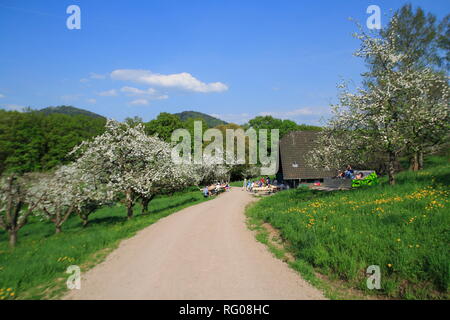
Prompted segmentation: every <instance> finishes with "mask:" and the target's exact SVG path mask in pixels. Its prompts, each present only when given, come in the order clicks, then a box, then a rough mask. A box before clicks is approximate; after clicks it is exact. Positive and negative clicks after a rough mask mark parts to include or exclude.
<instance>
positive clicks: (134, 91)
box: [120, 87, 156, 96]
mask: <svg viewBox="0 0 450 320" xmlns="http://www.w3.org/2000/svg"><path fill="white" fill-rule="evenodd" d="M120 91H122V92H125V93H128V94H129V95H130V96H139V95H153V94H156V90H155V89H153V88H148V89H147V90H141V89H138V88H133V87H122V89H120Z"/></svg>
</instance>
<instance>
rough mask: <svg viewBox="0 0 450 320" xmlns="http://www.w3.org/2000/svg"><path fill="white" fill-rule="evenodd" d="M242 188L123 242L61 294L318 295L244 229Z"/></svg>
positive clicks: (131, 296) (114, 296) (147, 296)
mask: <svg viewBox="0 0 450 320" xmlns="http://www.w3.org/2000/svg"><path fill="white" fill-rule="evenodd" d="M253 200H254V198H253V197H252V196H251V195H249V194H248V193H247V192H245V191H242V190H241V189H240V188H232V190H231V191H230V192H226V193H224V194H221V195H220V196H219V197H218V198H217V199H214V200H212V201H207V202H203V203H201V204H198V205H195V206H192V207H189V208H186V209H183V210H181V211H179V212H177V213H174V214H172V215H170V216H168V217H166V218H164V219H162V220H160V221H158V222H157V223H155V224H153V225H151V226H149V227H147V228H145V229H144V230H142V231H140V232H139V233H138V234H137V235H136V236H134V237H133V238H130V239H127V240H124V241H122V242H121V244H120V245H119V248H117V249H116V250H115V251H113V252H112V253H111V254H110V255H109V256H108V257H107V258H106V260H105V261H104V262H102V263H101V264H99V265H97V266H96V267H94V268H93V269H91V270H89V271H88V272H86V273H84V274H82V282H81V290H73V291H71V292H70V293H69V294H68V295H67V296H66V297H65V298H66V299H201V300H209V299H243V300H247V299H324V297H323V295H322V293H320V292H319V291H318V290H317V289H315V288H313V287H312V286H311V285H309V284H308V283H307V282H306V281H304V280H303V279H301V277H300V276H299V275H298V274H297V273H295V272H294V271H293V270H292V269H290V268H289V267H288V266H287V265H286V264H285V263H284V262H282V261H280V260H278V259H276V258H275V257H273V255H272V254H271V253H270V252H269V251H268V250H267V248H266V247H265V245H263V244H261V243H259V242H257V241H256V239H255V236H254V233H253V232H252V231H250V230H248V229H247V226H246V224H245V216H244V209H245V206H246V205H247V204H249V203H250V202H252V201H253Z"/></svg>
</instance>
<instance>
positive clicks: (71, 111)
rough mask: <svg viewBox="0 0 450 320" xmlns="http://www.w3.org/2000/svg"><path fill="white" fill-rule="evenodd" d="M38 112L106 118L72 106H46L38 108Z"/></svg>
mask: <svg viewBox="0 0 450 320" xmlns="http://www.w3.org/2000/svg"><path fill="white" fill-rule="evenodd" d="M39 112H42V113H44V114H52V113H61V114H67V115H70V116H75V115H84V116H88V117H92V118H102V119H106V118H105V117H104V116H101V115H99V114H97V113H94V112H91V111H88V110H84V109H79V108H75V107H72V106H59V107H48V108H44V109H41V110H39Z"/></svg>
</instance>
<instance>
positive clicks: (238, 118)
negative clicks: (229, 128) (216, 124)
mask: <svg viewBox="0 0 450 320" xmlns="http://www.w3.org/2000/svg"><path fill="white" fill-rule="evenodd" d="M210 116H211V117H214V118H217V119H220V120H223V121H226V122H232V123H236V124H244V123H246V122H247V121H248V120H250V119H252V118H254V116H253V115H252V114H250V113H226V114H217V113H213V114H210Z"/></svg>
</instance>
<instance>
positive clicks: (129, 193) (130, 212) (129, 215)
mask: <svg viewBox="0 0 450 320" xmlns="http://www.w3.org/2000/svg"><path fill="white" fill-rule="evenodd" d="M125 197H126V206H127V218H128V220H131V219H132V218H133V207H134V200H133V191H132V190H127V191H126V193H125Z"/></svg>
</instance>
